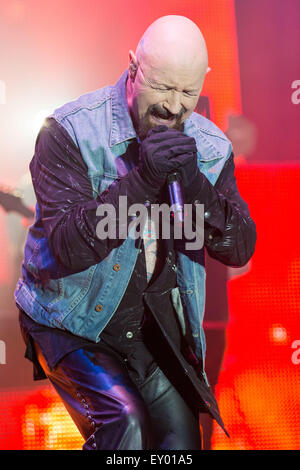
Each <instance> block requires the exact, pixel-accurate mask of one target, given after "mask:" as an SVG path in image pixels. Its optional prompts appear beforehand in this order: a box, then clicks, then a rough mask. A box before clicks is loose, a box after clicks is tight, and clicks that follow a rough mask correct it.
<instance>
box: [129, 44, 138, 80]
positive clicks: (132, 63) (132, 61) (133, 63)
mask: <svg viewBox="0 0 300 470" xmlns="http://www.w3.org/2000/svg"><path fill="white" fill-rule="evenodd" d="M137 69H138V62H137V58H136V56H135V54H134V52H133V51H132V50H130V51H129V65H128V71H129V77H130V79H131V80H132V81H134V79H135V76H136V72H137Z"/></svg>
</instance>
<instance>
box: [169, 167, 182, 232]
mask: <svg viewBox="0 0 300 470" xmlns="http://www.w3.org/2000/svg"><path fill="white" fill-rule="evenodd" d="M180 181H181V175H180V173H179V172H177V171H175V172H173V173H170V174H169V175H168V177H167V183H168V188H169V196H170V201H171V206H172V211H173V214H174V220H175V221H176V222H177V223H179V224H183V218H184V206H183V197H182V189H181V184H180Z"/></svg>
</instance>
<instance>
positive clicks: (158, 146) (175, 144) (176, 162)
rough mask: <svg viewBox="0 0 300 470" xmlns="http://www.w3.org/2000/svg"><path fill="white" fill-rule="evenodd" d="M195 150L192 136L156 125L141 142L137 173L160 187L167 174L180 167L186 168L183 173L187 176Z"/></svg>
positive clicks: (149, 182)
mask: <svg viewBox="0 0 300 470" xmlns="http://www.w3.org/2000/svg"><path fill="white" fill-rule="evenodd" d="M196 152H197V148H196V142H195V140H194V138H193V137H188V136H187V135H185V134H184V133H183V132H181V131H178V130H176V129H169V128H168V127H167V126H157V127H155V128H154V129H151V130H150V131H149V132H148V134H147V137H146V138H145V139H144V140H143V141H142V143H141V146H140V163H139V173H140V175H141V176H142V178H143V179H144V180H145V181H146V182H147V183H148V184H150V185H151V186H153V187H155V188H160V187H162V186H163V185H164V184H165V182H166V178H167V176H168V174H170V173H172V172H173V171H174V170H178V169H179V168H181V167H182V168H186V169H187V170H186V171H187V172H186V173H184V175H185V177H186V178H189V174H190V171H191V163H190V162H192V161H193V159H194V154H195V153H196ZM196 165H197V163H196Z"/></svg>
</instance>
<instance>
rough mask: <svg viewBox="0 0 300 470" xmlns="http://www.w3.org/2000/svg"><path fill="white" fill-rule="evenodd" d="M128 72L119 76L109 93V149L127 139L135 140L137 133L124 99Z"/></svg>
mask: <svg viewBox="0 0 300 470" xmlns="http://www.w3.org/2000/svg"><path fill="white" fill-rule="evenodd" d="M127 76H128V70H125V72H124V73H123V74H122V75H121V77H120V78H119V80H118V81H117V83H116V84H115V85H114V86H113V87H112V92H111V107H112V109H111V131H110V140H109V145H110V147H112V146H114V145H117V144H120V143H121V142H124V141H126V140H129V139H137V138H138V136H137V133H136V132H135V129H134V127H133V123H132V120H131V117H130V114H129V110H128V105H127V98H126V80H127Z"/></svg>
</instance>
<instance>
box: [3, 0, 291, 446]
mask: <svg viewBox="0 0 300 470" xmlns="http://www.w3.org/2000/svg"><path fill="white" fill-rule="evenodd" d="M281 3H282V2H279V1H277V0H274V1H271V0H262V1H260V2H258V1H257V0H254V1H253V0H236V2H234V1H233V0H210V1H209V2H208V1H206V0H189V1H184V2H183V1H178V0H172V1H171V0H165V1H163V2H161V1H158V0H153V1H152V2H143V5H141V2H140V1H137V0H129V1H127V2H123V1H122V0H118V1H117V0H111V1H110V2H105V1H104V0H90V1H88V2H86V1H82V0H79V1H76V2H74V1H71V0H64V1H59V0H54V1H52V2H51V3H49V2H47V3H46V2H40V1H38V0H26V1H21V0H12V1H2V2H0V39H1V41H0V48H1V49H0V57H1V69H0V132H1V140H0V149H1V179H0V183H2V184H8V185H10V186H11V187H14V188H18V189H20V190H21V191H22V192H23V194H24V199H26V197H27V198H28V199H27V200H26V202H27V204H28V205H30V204H31V203H32V202H31V199H30V198H31V196H30V182H29V183H28V179H26V173H27V172H28V164H29V162H30V159H31V157H32V154H33V148H34V141H35V137H36V134H37V131H38V128H39V126H40V125H41V122H42V119H43V117H44V116H45V115H47V114H49V113H50V112H51V111H52V109H53V108H55V107H57V106H58V105H60V104H63V103H64V102H66V101H68V100H71V99H74V98H76V97H77V96H79V95H80V94H82V93H85V92H87V91H90V90H93V89H96V88H99V87H101V86H104V85H107V84H111V83H114V82H115V81H116V80H117V79H118V77H119V75H120V74H121V73H122V72H123V70H125V68H126V67H127V60H128V50H129V49H135V47H136V45H137V42H138V40H139V38H140V36H141V34H142V33H143V31H144V30H145V29H146V27H147V26H148V25H149V24H150V23H151V22H152V21H154V20H155V19H156V18H158V17H160V16H163V15H166V14H180V15H185V16H187V17H189V18H191V19H192V20H193V21H195V22H196V23H197V24H198V26H199V27H200V29H201V30H202V31H203V34H204V36H205V38H206V42H207V46H208V54H209V66H210V67H211V71H210V72H209V74H208V75H207V78H206V82H205V86H204V89H203V92H202V95H204V96H207V97H208V99H209V104H210V117H211V119H212V120H213V121H214V122H216V124H217V125H219V127H220V128H221V129H223V130H224V131H226V132H227V133H228V135H230V136H232V139H233V140H234V141H235V142H237V144H236V149H235V150H236V157H237V158H236V164H237V170H236V177H237V180H238V185H239V188H240V192H241V194H242V196H243V197H244V198H245V199H246V201H247V202H248V203H249V208H250V211H251V215H252V216H253V218H254V220H255V222H256V224H257V232H258V241H257V247H256V251H255V254H254V256H253V258H252V260H251V262H250V264H249V266H248V268H247V270H246V271H245V272H244V273H243V274H241V273H240V275H238V271H236V273H235V274H236V275H235V276H233V277H231V280H230V281H229V282H228V294H229V311H230V321H229V326H228V329H227V349H226V354H225V359H224V363H223V368H222V372H221V376H220V379H219V384H218V386H217V390H216V395H217V398H218V401H219V405H220V409H221V414H222V416H223V419H224V421H225V425H226V427H227V429H228V431H229V433H230V435H231V438H230V439H228V438H227V437H226V436H225V435H224V433H222V431H221V430H220V429H218V428H217V427H216V428H215V432H214V435H213V448H214V449H299V448H300V437H299V436H300V419H299V418H300V412H299V410H300V406H299V405H300V403H299V402H300V393H299V391H300V380H299V370H300V352H299V353H298V352H297V349H300V332H299V321H298V318H299V305H300V303H299V300H300V299H299V297H300V248H299V244H297V243H295V240H297V234H298V229H299V222H298V220H295V219H296V215H297V213H298V211H297V203H298V198H297V190H298V185H300V164H299V154H300V151H299V150H300V149H299V138H298V134H297V131H298V129H297V125H298V126H299V117H298V115H299V110H300V105H298V106H297V104H295V103H294V102H293V100H292V98H291V97H292V93H293V88H292V83H293V82H294V81H296V80H297V79H298V80H300V70H299V63H297V60H296V55H294V46H295V50H296V51H297V48H299V47H300V46H299V44H300V38H299V31H298V30H299V27H298V30H297V25H299V22H297V19H299V18H300V5H299V2H297V0H295V1H293V0H290V1H289V2H285V3H286V4H288V6H286V9H285V8H284V7H283V6H282V5H281ZM271 4H272V5H273V8H270V5H271ZM288 26H289V28H288ZM283 32H284V35H283V34H282V33H283ZM246 33H247V34H246ZM279 36H280V38H281V41H280V40H279ZM298 56H299V54H298ZM272 58H273V59H272ZM299 85H300V83H299ZM271 97H273V98H274V99H273V100H272V99H271ZM279 98H280V99H279ZM294 101H295V100H294ZM240 115H243V117H244V119H245V120H246V121H242V122H243V123H244V125H243V126H242V127H241V125H235V126H234V125H233V124H232V123H233V122H235V123H236V122H237V121H236V120H234V118H236V117H239V116H240ZM232 118H233V120H232ZM297 120H298V121H297ZM238 122H239V123H241V121H238ZM245 122H246V124H245ZM270 122H272V124H273V125H271V123H270ZM247 139H248V143H249V142H250V143H249V145H246V146H245V144H244V146H243V143H244V141H247ZM241 141H242V142H241ZM26 191H27V192H26ZM0 211H1V212H0V252H1V260H0V306H1V310H0V374H1V375H0V379H1V382H0V421H1V426H0V449H79V448H81V445H82V443H83V442H82V438H81V436H80V435H79V433H78V431H77V430H76V428H75V426H74V424H73V423H72V421H71V419H70V418H69V417H68V415H67V413H66V411H65V409H64V407H63V405H62V404H61V402H60V400H59V399H58V397H57V395H56V394H55V393H54V392H53V391H52V389H51V388H50V386H49V385H48V383H47V382H39V383H34V382H33V381H32V371H31V367H30V364H29V363H28V361H25V359H23V355H24V346H23V343H22V340H21V337H20V333H19V329H18V324H17V310H16V307H15V306H14V302H13V298H12V292H13V289H14V285H15V282H16V279H17V277H18V276H19V265H20V262H21V258H22V247H23V243H24V236H25V233H26V228H24V227H23V226H22V220H21V218H20V217H19V216H18V215H17V214H7V213H5V212H4V211H3V210H1V209H0ZM15 266H16V267H17V268H16V269H15ZM233 274H234V273H233Z"/></svg>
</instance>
